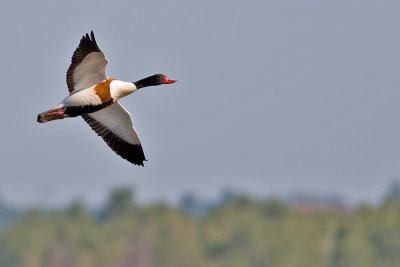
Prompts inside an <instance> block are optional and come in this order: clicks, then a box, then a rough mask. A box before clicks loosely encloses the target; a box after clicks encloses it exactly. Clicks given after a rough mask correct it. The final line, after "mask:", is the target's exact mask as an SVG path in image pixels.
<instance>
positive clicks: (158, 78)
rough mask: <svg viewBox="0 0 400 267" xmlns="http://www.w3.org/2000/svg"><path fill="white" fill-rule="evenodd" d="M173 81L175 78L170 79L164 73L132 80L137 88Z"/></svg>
mask: <svg viewBox="0 0 400 267" xmlns="http://www.w3.org/2000/svg"><path fill="white" fill-rule="evenodd" d="M174 82H176V80H170V79H169V78H168V76H167V75H165V74H155V75H152V76H149V77H147V78H144V79H142V80H139V81H137V82H134V84H135V85H136V88H137V89H139V88H142V87H147V86H157V85H161V84H170V83H174Z"/></svg>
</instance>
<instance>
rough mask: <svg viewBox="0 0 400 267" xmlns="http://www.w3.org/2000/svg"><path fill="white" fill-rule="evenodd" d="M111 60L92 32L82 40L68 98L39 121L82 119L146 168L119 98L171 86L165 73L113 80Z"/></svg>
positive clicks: (69, 80) (74, 60) (70, 73)
mask: <svg viewBox="0 0 400 267" xmlns="http://www.w3.org/2000/svg"><path fill="white" fill-rule="evenodd" d="M107 63H108V60H107V59H106V58H105V56H104V54H103V52H102V51H101V50H100V48H99V47H98V45H97V43H96V39H95V37H94V34H93V31H92V32H91V33H90V36H89V34H86V35H85V36H83V37H82V39H81V41H80V43H79V46H78V47H77V48H76V50H75V52H74V54H73V55H72V59H71V65H70V66H69V68H68V71H67V85H68V89H69V96H68V97H67V98H65V99H64V100H63V101H61V103H60V104H58V105H57V106H55V107H54V108H52V109H50V110H48V111H45V112H42V113H40V114H39V115H38V117H37V121H38V122H41V123H43V122H48V121H52V120H60V119H64V118H68V117H77V116H82V118H83V119H84V120H85V121H86V122H87V123H88V124H89V126H90V127H91V128H92V129H93V130H94V131H95V132H96V133H97V134H98V135H99V136H101V137H102V138H103V140H104V141H105V142H106V143H107V145H108V146H109V147H110V148H111V149H112V150H113V151H114V152H115V153H117V154H118V155H119V156H121V157H122V158H124V159H126V160H127V161H129V162H131V163H133V164H136V165H141V166H143V161H146V158H145V156H144V153H143V148H142V145H141V143H140V139H139V136H138V134H137V133H136V131H135V128H134V126H133V123H132V119H131V116H130V114H129V112H128V111H126V110H125V109H124V108H123V107H122V106H121V105H120V104H119V103H118V99H120V98H122V97H124V96H127V95H129V94H131V93H133V92H135V91H137V90H138V89H140V88H143V87H147V86H155V85H161V84H170V83H174V82H176V80H170V79H169V78H168V76H167V75H165V74H155V75H152V76H149V77H147V78H144V79H142V80H139V81H137V82H124V81H120V80H116V79H111V78H109V77H108V76H107V74H106V65H107Z"/></svg>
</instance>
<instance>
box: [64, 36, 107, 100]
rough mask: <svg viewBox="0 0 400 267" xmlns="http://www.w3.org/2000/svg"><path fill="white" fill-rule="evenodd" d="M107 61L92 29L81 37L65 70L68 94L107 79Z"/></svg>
mask: <svg viewBox="0 0 400 267" xmlns="http://www.w3.org/2000/svg"><path fill="white" fill-rule="evenodd" d="M107 63H108V61H107V59H106V58H105V56H104V54H103V52H101V50H100V48H99V47H98V45H97V43H96V39H95V38H94V34H93V31H91V32H90V37H89V34H86V35H85V36H83V37H82V39H81V42H80V43H79V46H78V47H77V48H76V50H75V52H74V54H73V55H72V59H71V65H70V66H69V68H68V71H67V85H68V90H69V92H70V94H73V93H76V92H77V91H79V90H82V89H86V88H88V87H90V86H92V85H95V84H97V83H99V82H101V81H104V80H106V79H107V74H106V65H107Z"/></svg>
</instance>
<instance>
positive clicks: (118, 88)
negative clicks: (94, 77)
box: [110, 80, 137, 101]
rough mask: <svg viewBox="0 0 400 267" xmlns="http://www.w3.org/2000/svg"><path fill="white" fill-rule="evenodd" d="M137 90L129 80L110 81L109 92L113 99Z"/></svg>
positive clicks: (115, 99)
mask: <svg viewBox="0 0 400 267" xmlns="http://www.w3.org/2000/svg"><path fill="white" fill-rule="evenodd" d="M136 90H137V88H136V86H135V85H134V84H133V83H131V82H123V81H120V80H113V81H112V82H111V83H110V94H111V97H112V98H113V99H114V101H117V100H118V99H120V98H122V97H124V96H127V95H129V94H132V93H133V92H135V91H136Z"/></svg>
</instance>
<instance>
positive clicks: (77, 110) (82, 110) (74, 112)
mask: <svg viewBox="0 0 400 267" xmlns="http://www.w3.org/2000/svg"><path fill="white" fill-rule="evenodd" d="M112 103H113V101H112V100H111V101H108V102H105V103H102V104H100V105H96V106H93V105H86V106H69V107H66V110H65V113H64V114H66V115H67V116H68V117H77V116H82V115H84V114H88V113H93V112H96V111H99V110H100V109H103V108H106V107H108V106H109V105H111V104H112Z"/></svg>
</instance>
